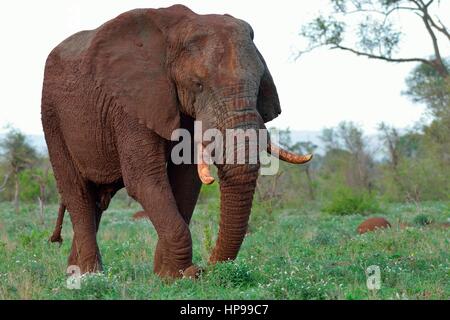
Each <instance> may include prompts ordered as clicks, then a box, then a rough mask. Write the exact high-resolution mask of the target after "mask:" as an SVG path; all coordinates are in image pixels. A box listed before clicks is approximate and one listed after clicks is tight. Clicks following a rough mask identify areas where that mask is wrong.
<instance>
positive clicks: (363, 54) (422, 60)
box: [331, 45, 432, 65]
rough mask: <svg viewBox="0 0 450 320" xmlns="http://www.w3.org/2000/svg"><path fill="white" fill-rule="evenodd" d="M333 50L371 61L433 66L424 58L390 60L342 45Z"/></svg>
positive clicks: (335, 46)
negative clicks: (415, 63) (416, 63)
mask: <svg viewBox="0 0 450 320" xmlns="http://www.w3.org/2000/svg"><path fill="white" fill-rule="evenodd" d="M331 49H340V50H344V51H349V52H352V53H354V54H356V55H358V56H364V57H368V58H370V59H378V60H384V61H389V62H421V63H426V64H429V65H432V63H431V62H430V61H428V60H426V59H423V58H389V57H385V56H379V55H376V54H372V53H367V52H363V51H358V50H355V49H352V48H349V47H345V46H342V45H334V46H333V47H331Z"/></svg>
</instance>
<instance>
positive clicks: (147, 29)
mask: <svg viewBox="0 0 450 320" xmlns="http://www.w3.org/2000/svg"><path fill="white" fill-rule="evenodd" d="M171 16H173V19H171ZM181 17H182V15H181V14H179V12H178V11H177V14H171V12H170V10H168V9H163V11H162V12H160V10H148V9H138V10H133V11H129V12H126V13H124V14H121V15H120V16H118V17H116V18H115V19H113V20H111V21H109V22H107V23H105V24H104V25H102V26H101V27H99V28H98V29H97V30H95V31H94V32H95V37H94V38H93V40H92V43H91V45H90V50H89V53H88V63H87V65H88V68H89V73H90V74H91V75H93V77H94V81H95V82H96V84H97V86H100V87H101V88H102V90H104V92H105V93H106V94H109V95H110V96H111V98H112V101H114V103H115V104H116V105H118V106H120V107H123V108H124V109H125V111H126V112H127V113H128V114H130V115H131V116H133V117H135V118H137V119H138V120H139V122H140V123H141V124H145V125H146V126H147V127H148V128H149V129H151V130H153V131H155V132H156V133H157V134H158V135H160V136H161V137H163V138H165V139H167V140H170V138H171V134H172V132H173V131H174V130H175V129H177V128H179V125H180V116H179V108H178V100H177V94H176V89H175V86H174V84H173V83H172V81H171V79H170V78H169V73H168V70H167V68H166V49H167V43H166V37H165V36H164V33H163V28H164V27H167V26H168V25H169V24H170V23H175V22H176V21H177V20H179V19H181ZM161 24H163V25H161Z"/></svg>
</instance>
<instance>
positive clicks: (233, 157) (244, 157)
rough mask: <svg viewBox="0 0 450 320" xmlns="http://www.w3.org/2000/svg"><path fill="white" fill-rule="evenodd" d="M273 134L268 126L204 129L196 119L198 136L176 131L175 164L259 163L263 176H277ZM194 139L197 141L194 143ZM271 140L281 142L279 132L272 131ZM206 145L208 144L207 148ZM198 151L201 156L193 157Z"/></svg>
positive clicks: (195, 125) (173, 158)
mask: <svg viewBox="0 0 450 320" xmlns="http://www.w3.org/2000/svg"><path fill="white" fill-rule="evenodd" d="M268 137H269V134H268V131H267V130H266V129H226V130H225V136H224V133H223V132H222V131H220V130H218V129H206V130H204V131H203V127H202V122H201V121H195V123H194V137H192V135H191V132H189V130H187V129H177V130H175V131H174V132H173V133H172V141H178V142H179V143H178V144H177V145H175V146H174V148H173V149H172V152H171V155H170V157H171V160H172V162H173V163H174V164H177V165H179V164H192V162H194V164H199V162H200V161H201V162H203V163H205V164H208V165H212V164H219V165H220V164H257V163H258V162H259V163H260V165H261V175H263V176H270V175H276V174H277V173H278V169H279V166H280V165H279V159H278V158H275V157H271V156H269V155H268V154H267V153H266V151H267V146H268V143H269V141H268V140H269V138H268ZM193 142H194V143H193ZM270 142H271V143H277V142H278V132H277V131H276V130H273V131H271V134H270ZM203 145H206V146H205V148H204V149H203ZM192 147H193V148H194V150H193V151H194V154H195V155H200V157H198V156H196V157H194V158H193V159H192V157H191V154H192Z"/></svg>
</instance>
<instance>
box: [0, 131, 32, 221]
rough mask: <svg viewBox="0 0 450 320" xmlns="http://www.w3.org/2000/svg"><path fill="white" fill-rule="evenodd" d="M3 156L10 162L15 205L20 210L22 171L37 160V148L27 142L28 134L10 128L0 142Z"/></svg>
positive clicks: (17, 211)
mask: <svg viewBox="0 0 450 320" xmlns="http://www.w3.org/2000/svg"><path fill="white" fill-rule="evenodd" d="M0 148H1V151H2V156H3V158H4V159H5V160H6V162H7V163H8V166H9V168H10V175H11V176H12V178H13V180H14V207H15V210H16V213H19V212H20V206H19V196H20V179H19V176H20V173H21V172H22V171H24V170H25V169H27V168H30V167H32V166H33V164H34V163H35V162H36V160H37V154H36V150H35V149H34V148H33V147H32V146H31V145H30V144H29V143H28V142H27V140H26V136H25V135H24V134H23V133H21V132H20V131H19V130H17V129H14V128H10V129H9V132H8V133H7V135H6V137H5V139H4V140H3V141H2V142H1V143H0Z"/></svg>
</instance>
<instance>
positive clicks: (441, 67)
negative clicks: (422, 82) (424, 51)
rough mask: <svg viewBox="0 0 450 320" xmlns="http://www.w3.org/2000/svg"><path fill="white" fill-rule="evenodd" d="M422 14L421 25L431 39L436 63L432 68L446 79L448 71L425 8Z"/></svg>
mask: <svg viewBox="0 0 450 320" xmlns="http://www.w3.org/2000/svg"><path fill="white" fill-rule="evenodd" d="M419 1H420V0H419ZM429 4H431V1H430V2H429V3H428V5H429ZM422 13H423V16H421V18H422V20H423V23H424V24H425V27H426V29H427V31H428V34H429V35H430V37H431V41H432V43H433V49H434V54H435V57H436V61H435V62H434V63H433V67H434V68H435V69H436V71H437V72H438V73H439V74H440V75H441V76H442V77H444V78H446V77H447V76H448V70H447V68H446V67H445V64H444V61H443V59H442V56H441V52H440V49H439V44H438V40H437V37H436V34H435V33H434V31H433V28H432V26H431V23H430V19H431V17H430V15H429V13H428V8H427V7H425V8H423V10H422ZM419 16H420V15H419Z"/></svg>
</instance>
